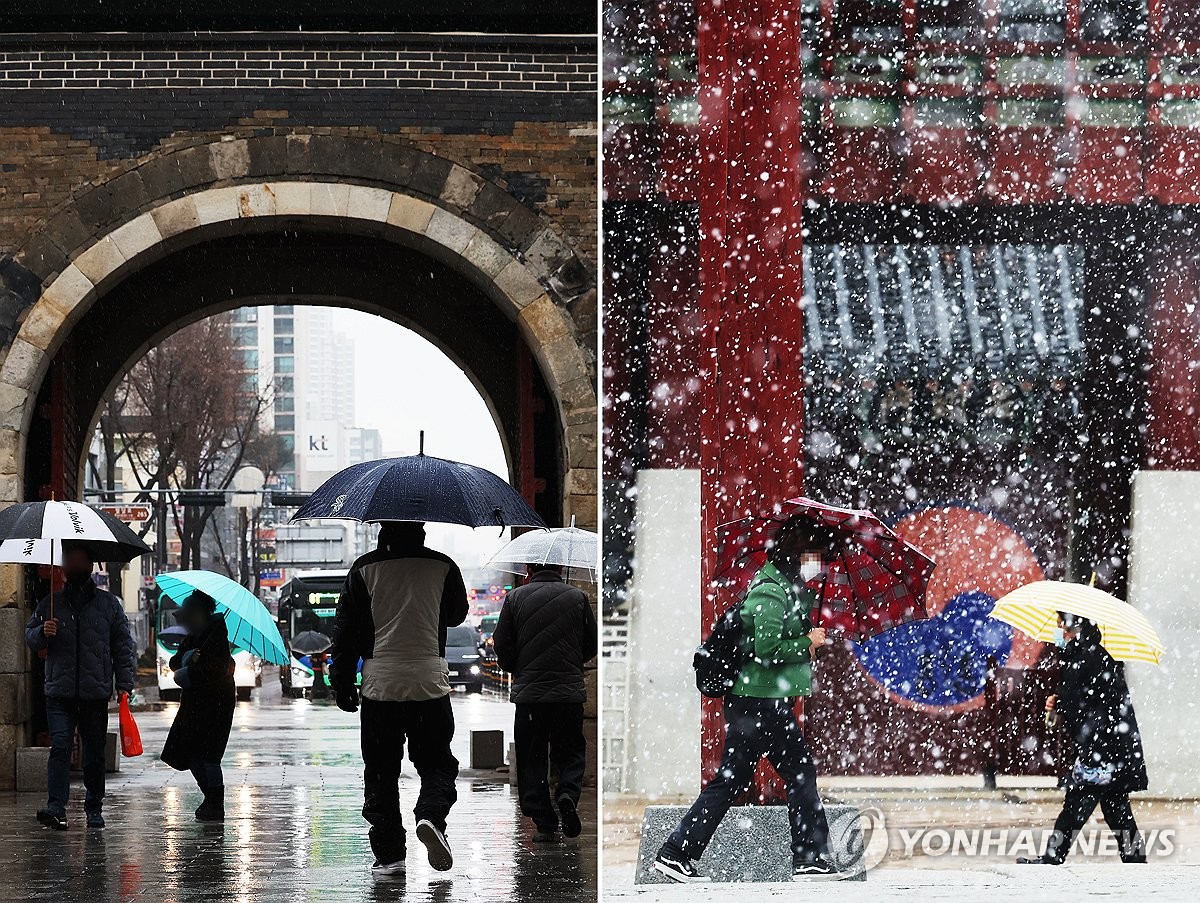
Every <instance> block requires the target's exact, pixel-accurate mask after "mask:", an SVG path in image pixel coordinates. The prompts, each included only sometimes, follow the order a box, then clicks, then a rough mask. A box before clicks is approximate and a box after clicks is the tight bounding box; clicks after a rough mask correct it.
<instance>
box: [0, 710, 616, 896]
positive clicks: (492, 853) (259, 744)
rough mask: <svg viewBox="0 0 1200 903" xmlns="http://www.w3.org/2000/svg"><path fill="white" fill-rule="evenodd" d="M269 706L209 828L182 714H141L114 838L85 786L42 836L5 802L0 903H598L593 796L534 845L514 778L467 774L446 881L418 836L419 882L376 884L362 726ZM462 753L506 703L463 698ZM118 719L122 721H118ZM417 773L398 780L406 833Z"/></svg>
mask: <svg viewBox="0 0 1200 903" xmlns="http://www.w3.org/2000/svg"><path fill="white" fill-rule="evenodd" d="M263 695H264V697H267V698H264V699H262V700H256V701H255V702H253V703H242V704H239V706H238V709H237V715H236V719H235V722H234V728H233V734H232V736H231V738H230V743H229V751H228V753H227V754H226V757H225V763H224V764H225V776H226V778H225V779H226V784H227V788H228V789H227V791H226V813H227V820H226V822H225V824H224V825H223V826H221V825H218V826H208V825H203V824H201V823H198V822H196V821H195V820H194V819H193V817H192V811H193V810H194V809H195V807H196V806H197V805H199V803H200V794H199V792H198V791H197V790H196V789H195V786H194V785H193V783H192V780H191V776H190V775H189V774H187V773H180V772H176V771H173V770H172V769H170V768H168V767H167V766H165V765H163V764H162V763H161V762H159V761H157V759H156V758H155V756H154V754H155V753H156V752H157V751H158V750H159V749H161V748H162V742H163V740H164V738H165V736H166V731H167V728H168V727H169V725H170V720H171V718H172V717H173V711H174V706H173V705H172V706H168V707H167V708H166V710H164V711H162V712H142V713H139V714H138V716H137V717H138V724H139V726H140V727H141V731H142V738H143V741H144V744H145V747H146V755H145V756H143V757H141V758H138V759H125V760H123V761H122V763H121V767H122V772H121V773H120V774H118V775H109V782H108V798H107V799H106V801H105V817H106V818H107V820H108V827H107V828H106V829H105V830H103V831H90V832H89V831H87V830H86V829H85V828H84V826H83V812H82V802H81V800H82V790H83V788H82V785H81V784H80V783H78V782H76V783H75V784H74V785H73V787H72V801H71V809H70V812H69V814H68V817H69V820H70V822H71V828H70V830H68V831H66V832H55V831H50V830H48V829H44V828H42V827H41V826H40V825H38V824H37V822H36V821H34V818H33V813H34V811H35V810H36V809H37V808H38V807H39V806H41V805H44V802H45V797H44V795H42V794H31V793H24V794H16V793H4V794H0V899H5V900H23V901H26V900H27V901H33V900H54V901H57V903H75V901H81V903H82V901H86V903H107V901H125V900H147V901H156V903H157V901H167V903H183V901H209V900H231V901H232V900H239V901H241V900H253V901H255V903H276V901H278V903H292V901H296V900H320V901H321V903H333V901H341V900H346V901H350V900H353V901H360V900H364V899H367V900H399V899H403V900H406V901H438V903H459V901H464V903H466V901H470V903H482V901H499V900H503V901H512V903H517V901H529V903H574V901H578V903H594V901H595V900H596V880H595V870H596V821H595V805H594V799H587V800H586V801H585V804H584V806H583V811H582V812H581V815H583V817H584V818H585V823H584V831H583V835H582V836H581V837H579V838H578V839H577V840H574V841H569V842H566V843H564V844H558V845H553V846H550V847H544V846H542V845H536V846H535V845H534V844H532V843H531V842H530V841H529V836H530V833H531V831H530V828H529V827H528V826H527V824H526V823H524V821H523V820H521V819H520V818H519V816H518V813H517V809H516V799H515V791H514V790H513V789H511V788H510V787H509V786H508V783H507V775H506V774H503V773H497V772H490V771H489V772H472V771H469V770H466V769H464V771H463V773H462V776H461V777H460V779H459V782H458V792H459V799H458V804H457V805H456V806H455V808H454V810H453V811H452V812H451V815H450V825H449V831H448V836H449V839H450V842H451V845H452V846H453V848H454V853H455V865H454V868H453V869H452V870H451V871H449V872H444V873H443V872H435V871H433V870H432V869H431V868H430V867H429V865H428V863H427V862H426V860H425V857H424V855H423V853H424V848H423V847H422V846H421V845H420V843H419V842H417V841H416V838H415V836H414V835H413V834H412V833H411V831H410V834H409V850H408V857H407V863H408V876H407V879H374V878H373V877H372V876H371V874H370V872H369V866H370V864H371V861H372V857H371V853H370V848H369V845H368V843H367V825H366V823H365V822H364V821H363V820H362V816H361V814H360V810H361V808H362V763H361V760H360V759H359V757H358V729H357V727H358V722H357V719H356V718H355V717H353V716H350V715H345V714H344V713H342V712H340V711H338V710H337V709H336V708H335V707H333V706H332V705H331V704H328V703H313V702H308V701H303V700H296V701H281V700H279V698H278V692H277V691H276V692H275V694H274V698H269V697H268V696H267V694H263ZM454 709H455V717H456V720H457V732H456V737H455V742H454V751H455V755H456V756H457V757H458V758H459V760H460V761H461V762H464V763H466V762H468V761H469V745H470V731H471V730H472V729H473V728H474V729H481V728H493V729H494V728H500V727H503V728H504V729H505V730H506V732H507V733H511V723H510V719H511V708H510V707H509V706H508V705H507V704H504V703H502V702H500V701H499V700H498V699H494V698H482V697H478V696H471V697H465V696H463V695H462V694H455V696H454ZM115 723H116V722H115V719H114V720H113V721H112V724H113V725H115ZM416 791H417V780H416V777H415V775H414V774H413V772H412V768H411V766H410V765H409V763H407V762H406V763H405V774H404V776H403V777H402V779H401V784H400V797H401V808H402V810H404V817H405V824H406V826H407V827H409V828H410V829H411V828H412V826H413V823H412V814H411V809H412V805H413V802H414V800H415V798H416Z"/></svg>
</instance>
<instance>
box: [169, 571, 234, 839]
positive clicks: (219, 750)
mask: <svg viewBox="0 0 1200 903" xmlns="http://www.w3.org/2000/svg"><path fill="white" fill-rule="evenodd" d="M216 607H217V603H216V602H215V601H214V600H213V598H212V596H210V595H208V594H207V593H202V592H200V591H199V590H196V591H194V592H193V593H192V594H191V595H190V596H188V597H187V598H186V599H184V600H183V605H182V606H180V608H179V622H180V624H181V625H182V626H184V627H186V628H187V631H188V635H187V636H186V637H185V638H184V640H183V642H182V643H181V644H180V646H179V651H178V652H176V653H175V654H174V655H173V656H171V661H170V662H169V663H168V664H169V666H170V668H171V670H172V671H173V672H174V674H175V682H176V683H177V684H179V687H180V689H181V690H182V692H181V693H180V695H179V711H178V712H176V713H175V721H174V723H173V724H172V725H171V731H170V733H168V734H167V742H166V743H165V744H164V745H163V751H162V756H161V758H162V760H163V761H164V762H166V763H167V764H168V765H170V766H171V767H172V768H174V769H177V770H178V771H185V770H187V771H191V773H192V777H194V778H195V779H196V785H197V786H198V787H199V788H200V791H201V792H202V793H203V794H204V802H202V803H201V804H200V807H199V808H198V809H197V810H196V818H197V820H199V821H224V820H225V778H224V775H223V774H222V773H221V759H222V757H224V755H225V747H226V745H227V744H228V743H229V731H230V730H231V729H232V727H233V710H234V708H235V707H236V706H237V687H236V686H235V685H234V679H233V670H234V663H233V655H232V654H230V651H229V631H228V629H227V628H226V626H225V618H224V617H222V616H221V615H218V614H216Z"/></svg>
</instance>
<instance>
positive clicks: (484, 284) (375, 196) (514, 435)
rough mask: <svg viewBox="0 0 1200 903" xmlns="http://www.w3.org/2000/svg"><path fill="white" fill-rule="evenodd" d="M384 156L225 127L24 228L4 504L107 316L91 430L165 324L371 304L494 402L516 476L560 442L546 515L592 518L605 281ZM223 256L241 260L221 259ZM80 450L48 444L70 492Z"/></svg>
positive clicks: (512, 216)
mask: <svg viewBox="0 0 1200 903" xmlns="http://www.w3.org/2000/svg"><path fill="white" fill-rule="evenodd" d="M380 147H381V145H380V143H379V142H377V141H366V140H362V139H357V138H353V137H347V136H331V135H317V134H291V135H287V136H262V137H259V136H254V135H238V134H233V135H226V136H223V137H222V139H221V140H217V141H212V142H209V143H205V144H197V145H193V146H190V147H186V148H183V149H178V150H171V151H169V152H165V153H155V154H152V155H150V156H149V157H147V158H145V159H143V160H141V161H139V165H138V166H136V167H134V168H132V169H129V170H128V171H126V172H124V173H122V174H120V175H118V176H116V177H115V178H112V179H109V180H107V181H104V182H101V183H99V184H93V185H91V186H89V187H88V188H87V189H86V190H84V191H81V192H78V193H77V194H76V195H75V196H74V197H73V198H72V199H71V201H70V202H69V203H67V204H66V205H65V206H64V207H63V208H61V209H60V210H59V211H57V212H56V214H55V215H54V216H53V217H51V218H50V219H49V220H48V221H47V223H46V224H45V226H44V228H43V229H41V230H40V231H39V232H37V233H34V234H33V235H31V236H30V237H29V239H28V241H27V242H26V243H25V244H24V247H23V248H22V249H21V250H20V251H19V252H18V253H17V254H15V255H14V256H13V258H11V259H10V260H8V261H6V262H5V263H6V266H5V268H4V270H3V273H2V275H0V278H2V279H3V280H4V287H5V289H6V291H7V292H8V293H9V296H10V299H11V297H12V296H16V297H17V298H19V299H20V300H19V302H18V303H19V304H20V306H21V308H22V309H21V310H20V312H19V315H18V317H17V319H16V321H15V322H14V324H13V329H12V330H11V335H10V337H9V340H8V341H7V343H6V347H3V348H2V349H0V409H2V413H0V502H9V501H17V500H20V499H23V498H32V497H36V494H37V492H38V489H39V487H37V486H34V485H30V474H31V473H32V471H31V467H30V464H31V462H30V461H29V460H28V455H29V454H30V440H31V437H33V438H34V441H35V442H36V441H37V439H36V437H37V432H38V424H37V422H36V421H35V415H36V411H37V408H38V404H39V397H41V398H42V399H43V400H44V399H45V397H46V393H47V392H48V391H51V390H52V387H51V384H52V383H53V382H54V378H53V376H54V362H55V360H56V358H59V357H60V356H62V355H64V354H70V353H79V352H80V351H81V350H83V351H84V352H85V353H93V354H96V355H101V352H100V351H99V350H97V345H96V343H95V341H94V338H93V339H91V340H89V339H88V336H94V334H95V330H93V329H91V328H89V327H90V326H91V325H92V324H94V323H96V317H97V316H98V315H102V314H104V313H106V311H107V312H108V313H110V314H111V316H110V317H109V319H110V320H111V319H112V316H116V317H118V318H120V319H121V320H122V322H123V324H124V325H123V327H122V328H121V329H120V330H118V331H114V330H112V329H111V328H110V329H107V330H106V332H108V333H110V334H111V333H114V332H118V333H119V334H121V335H122V336H123V342H122V341H116V342H115V346H116V347H115V348H114V349H113V351H112V354H113V355H114V357H113V359H112V360H111V361H108V360H106V361H104V363H103V364H101V365H98V366H99V369H100V371H101V373H100V376H99V377H98V378H97V379H95V380H93V381H92V383H91V384H89V385H87V386H81V387H77V388H79V389H80V395H81V397H80V399H79V402H80V403H79V407H80V412H79V413H78V414H76V415H75V417H74V421H73V422H74V423H75V424H77V426H76V429H77V430H79V431H80V432H82V431H83V430H85V429H86V426H87V425H88V423H90V420H91V418H92V416H93V412H94V406H93V402H98V397H96V386H97V385H100V384H103V385H105V386H107V384H108V383H110V382H111V381H112V379H114V378H115V377H117V376H118V375H119V370H117V369H114V368H116V367H119V366H123V365H124V364H125V363H126V362H127V361H128V358H129V355H130V354H132V353H133V352H135V351H137V350H138V349H139V348H142V347H143V346H144V345H145V344H146V343H148V342H149V341H151V340H152V339H153V338H155V337H156V336H158V335H161V334H162V333H163V331H164V330H169V328H170V327H171V326H172V324H175V325H182V324H183V323H184V322H186V321H187V320H188V319H197V318H198V317H199V316H202V315H207V314H208V313H212V312H216V311H217V310H219V309H222V308H225V309H228V308H229V307H234V306H239V305H240V304H242V303H263V301H264V300H265V299H268V298H276V299H280V300H283V299H288V303H291V302H292V301H294V302H296V303H325V304H338V305H345V306H351V307H356V308H359V309H363V310H368V311H372V312H375V313H379V314H380V315H383V316H388V317H390V318H392V319H395V320H397V321H398V322H401V323H403V324H405V325H408V326H411V327H412V328H414V329H416V330H417V331H418V332H420V333H422V334H423V335H425V336H426V337H427V338H429V339H431V340H432V341H433V342H434V343H435V344H438V345H439V346H440V347H441V348H442V349H443V350H444V351H446V352H447V353H448V354H449V355H450V356H451V357H452V358H453V359H454V360H455V361H456V362H457V363H458V364H459V365H460V366H462V367H463V369H464V370H465V371H466V372H467V373H468V374H469V375H470V376H471V377H472V379H473V380H474V381H475V383H476V385H477V387H479V388H480V390H481V393H482V394H484V396H485V398H487V399H488V401H489V404H490V405H491V407H492V409H493V413H494V414H495V415H496V418H497V422H498V426H499V427H500V428H501V434H502V436H503V437H504V439H505V441H506V446H507V447H508V448H509V451H510V455H509V457H510V464H511V466H512V468H513V477H514V480H517V481H518V482H519V481H520V479H521V476H522V474H521V471H522V468H525V469H526V470H528V468H529V467H530V466H531V462H530V460H529V459H530V456H531V455H532V450H531V449H528V448H522V447H521V444H522V442H525V443H529V442H533V441H539V442H540V448H542V449H543V450H544V449H552V451H551V452H550V454H552V455H553V456H554V457H556V458H557V461H556V466H553V467H551V468H550V471H551V472H550V473H549V474H548V475H549V476H550V478H551V479H552V480H553V481H554V482H555V484H556V485H555V486H553V487H552V491H551V492H550V496H551V497H553V498H554V499H556V500H557V504H556V506H555V507H556V509H557V510H556V511H555V512H546V511H544V510H543V514H544V516H547V515H548V518H549V519H557V518H555V515H556V514H557V515H558V516H559V517H563V518H565V517H569V516H570V515H572V514H574V515H576V516H577V517H578V519H579V521H580V522H581V523H591V522H594V519H595V508H594V504H595V503H594V494H593V493H594V487H595V430H596V426H595V421H596V396H595V387H594V381H595V360H594V351H592V350H591V349H592V348H593V347H594V329H595V326H594V323H593V322H589V321H588V319H589V317H590V316H591V312H592V311H594V302H593V301H592V300H591V299H592V298H593V297H594V284H595V278H594V273H593V272H592V271H591V268H590V267H589V266H588V265H587V264H586V263H585V262H584V261H583V260H582V259H581V258H580V257H578V256H577V255H576V254H575V252H574V251H573V250H572V249H571V247H570V246H569V245H568V244H567V242H566V241H565V240H564V239H563V238H562V237H561V236H560V235H559V234H558V233H557V232H556V230H555V229H554V228H553V227H552V226H550V225H548V224H547V223H546V221H545V220H544V219H543V217H542V216H541V215H540V214H539V213H538V212H536V211H535V210H533V209H532V208H530V207H528V206H526V205H525V204H522V203H521V202H520V201H519V200H518V199H517V198H515V197H514V196H513V195H511V194H510V193H509V192H508V191H506V190H505V187H504V186H503V185H501V184H498V183H496V182H495V181H492V180H489V179H486V178H484V177H483V176H481V175H479V174H478V173H476V172H474V171H472V170H470V169H468V168H467V167H465V166H463V165H461V164H459V163H454V162H452V161H450V160H447V159H445V158H442V157H439V156H437V155H435V154H431V153H428V152H425V151H422V150H419V149H416V148H414V147H411V146H408V145H405V144H403V143H399V142H396V143H387V144H384V145H382V147H383V151H382V153H381V151H380ZM231 258H232V259H234V260H235V261H240V265H233V266H225V265H223V261H228V260H230V259H231ZM255 264H257V266H256V265H255ZM389 280H392V281H393V284H392V286H391V288H390V289H389V285H388V281H389ZM189 292H190V297H189ZM110 307H111V310H109V308H110ZM110 326H111V323H110ZM505 330H508V331H509V333H510V334H509V335H508V336H507V337H506V336H505ZM481 337H482V339H483V340H482V341H481ZM489 339H490V340H495V341H496V342H497V343H498V344H497V346H496V347H497V348H498V349H499V350H500V353H502V354H511V355H513V356H514V360H513V362H512V368H511V369H512V370H514V371H516V370H517V369H518V365H519V358H520V356H521V355H522V354H525V353H527V354H528V355H529V356H530V359H531V366H532V369H533V370H534V374H533V376H534V377H535V379H534V383H535V384H536V386H538V387H544V391H545V393H546V396H547V398H548V401H549V408H550V413H551V414H552V417H549V418H546V419H547V420H549V421H552V422H553V429H552V430H547V428H546V427H544V426H543V427H540V429H541V430H542V432H548V431H549V432H553V433H554V434H555V435H553V436H549V437H545V436H543V437H540V438H539V437H536V436H532V435H528V433H529V431H530V428H529V426H528V425H527V424H526V425H522V424H521V423H519V422H517V420H516V418H517V417H518V415H519V409H520V407H521V405H522V404H524V403H525V402H524V401H523V400H522V399H521V398H518V397H515V396H516V395H518V394H519V389H520V387H519V386H518V385H517V384H516V383H517V377H515V376H514V377H512V378H511V379H507V380H505V379H500V380H497V379H494V378H489V377H487V376H486V375H481V374H482V373H483V371H484V370H485V369H487V368H484V367H480V366H478V365H479V363H480V361H479V359H478V356H479V355H480V354H482V353H486V349H487V348H488V347H489V345H488V344H487V341H486V340H489ZM89 349H90V351H89ZM118 358H119V363H118V362H117V359H118ZM489 363H490V364H492V365H495V364H496V363H497V362H496V361H491V362H489ZM110 369H111V370H112V371H113V372H107V371H108V370H110ZM499 369H503V364H501V366H500V367H499ZM84 389H86V390H87V391H83V390H84ZM89 392H90V393H91V394H89ZM506 394H507V395H509V396H512V397H507V398H504V397H500V396H504V395H506ZM89 406H91V407H89ZM523 433H524V434H525V435H523ZM76 441H78V440H76ZM70 446H71V442H70V440H69V438H68V439H60V440H59V441H58V442H57V444H56V443H54V442H52V443H51V451H52V457H53V456H54V455H58V456H59V459H60V460H58V461H55V462H54V467H61V468H62V474H63V476H62V480H63V481H64V483H63V485H66V486H69V485H71V483H72V482H73V479H72V477H71V469H72V461H71V460H70V459H71V452H72V451H74V453H75V456H76V457H75V461H76V462H77V461H78V453H79V449H78V448H77V447H76V448H74V449H72V448H71V447H70ZM43 451H44V450H43V449H39V453H42V452H43ZM16 589H17V588H16V587H15V586H10V587H5V590H6V592H5V595H6V596H9V597H10V598H11V594H13V593H15V592H16Z"/></svg>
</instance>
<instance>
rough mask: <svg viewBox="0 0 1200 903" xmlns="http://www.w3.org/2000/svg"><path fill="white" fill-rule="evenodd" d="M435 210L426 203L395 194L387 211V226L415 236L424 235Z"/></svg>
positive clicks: (431, 205)
mask: <svg viewBox="0 0 1200 903" xmlns="http://www.w3.org/2000/svg"><path fill="white" fill-rule="evenodd" d="M436 209H437V208H436V207H434V206H433V204H430V203H429V202H428V201H422V200H421V199H419V198H414V197H409V196H408V195H406V194H396V195H393V196H392V206H391V208H390V209H389V210H388V218H387V221H388V225H391V226H395V227H397V228H399V229H403V230H404V231H406V232H412V233H414V234H416V235H424V234H425V227H426V226H428V225H429V220H430V219H432V218H433V212H434V211H435V210H436Z"/></svg>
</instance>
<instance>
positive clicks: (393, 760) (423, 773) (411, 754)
mask: <svg viewBox="0 0 1200 903" xmlns="http://www.w3.org/2000/svg"><path fill="white" fill-rule="evenodd" d="M360 716H361V724H362V757H363V765H365V766H366V768H365V770H364V773H363V783H364V802H363V818H365V819H366V820H367V821H368V822H369V823H370V825H371V849H372V851H373V852H374V853H375V856H376V858H377V859H379V861H380V862H384V863H388V862H396V861H397V860H399V859H403V858H404V824H403V821H402V819H401V817H400V789H399V781H400V765H401V763H402V762H403V760H404V744H405V742H406V741H407V742H408V758H409V760H410V761H411V762H412V763H413V767H414V768H416V769H417V775H418V776H419V777H420V778H421V792H420V793H419V794H418V796H417V804H416V806H414V807H413V815H414V816H415V817H416V819H417V821H421V820H423V819H428V820H429V821H430V822H432V823H433V824H434V825H435V826H436V827H437V828H438V829H439V830H442V831H445V830H446V816H447V815H449V814H450V807H451V806H453V805H454V803H455V802H456V801H457V800H458V791H457V790H456V789H455V787H454V781H455V779H456V778H457V777H458V759H456V758H454V755H453V754H452V753H451V752H450V740H451V739H452V738H453V737H454V713H453V712H452V711H451V708H450V697H449V696H443V697H441V698H440V699H429V700H424V701H421V702H375V701H373V700H370V699H367V698H366V697H363V699H362V702H361V707H360Z"/></svg>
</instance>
